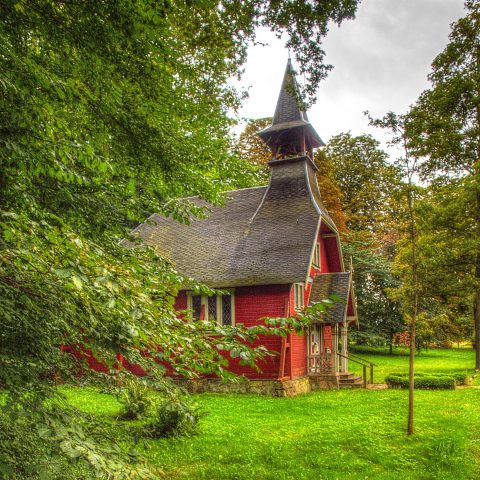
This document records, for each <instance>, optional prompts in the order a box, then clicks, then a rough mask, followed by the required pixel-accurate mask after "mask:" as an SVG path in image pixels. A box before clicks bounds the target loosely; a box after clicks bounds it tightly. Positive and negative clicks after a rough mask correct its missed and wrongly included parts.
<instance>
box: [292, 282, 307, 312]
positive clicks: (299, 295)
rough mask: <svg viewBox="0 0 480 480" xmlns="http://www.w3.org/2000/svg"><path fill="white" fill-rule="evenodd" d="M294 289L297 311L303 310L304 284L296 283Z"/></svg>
mask: <svg viewBox="0 0 480 480" xmlns="http://www.w3.org/2000/svg"><path fill="white" fill-rule="evenodd" d="M293 288H294V292H293V293H294V306H295V310H301V309H302V308H303V307H304V302H303V298H304V292H305V289H304V286H303V283H295V284H294V285H293Z"/></svg>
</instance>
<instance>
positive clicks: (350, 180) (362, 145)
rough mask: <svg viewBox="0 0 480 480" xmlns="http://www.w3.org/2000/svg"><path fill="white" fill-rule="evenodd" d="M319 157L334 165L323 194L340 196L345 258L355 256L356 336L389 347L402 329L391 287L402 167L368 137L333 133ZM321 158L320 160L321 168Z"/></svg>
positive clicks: (360, 340)
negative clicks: (391, 160)
mask: <svg viewBox="0 0 480 480" xmlns="http://www.w3.org/2000/svg"><path fill="white" fill-rule="evenodd" d="M317 155H318V154H317ZM321 155H322V158H325V159H326V160H327V162H328V163H327V164H328V165H331V167H330V171H331V176H332V177H333V181H334V188H331V187H330V186H327V187H324V188H322V189H321V190H322V197H325V193H327V199H328V198H331V197H333V198H335V197H336V199H337V202H341V211H342V214H343V215H344V217H343V218H344V219H345V217H346V230H347V235H346V236H345V240H346V243H345V244H344V248H343V250H344V256H345V257H346V261H347V262H348V261H349V258H352V260H353V267H354V280H355V287H356V293H357V300H358V314H359V318H361V322H360V330H359V331H358V332H357V333H355V334H354V337H355V338H356V339H357V341H358V342H370V343H371V342H382V343H383V342H385V341H388V342H389V343H390V346H391V345H392V340H393V334H394V333H397V332H398V331H401V330H402V328H403V325H402V318H401V315H400V314H399V306H398V302H396V301H393V300H391V299H390V297H389V295H388V289H389V288H392V287H394V286H395V285H396V284H397V282H398V280H397V279H396V278H395V277H394V275H393V273H392V267H391V261H392V259H393V256H394V249H395V243H396V241H397V238H398V235H397V229H396V216H397V207H396V201H395V194H396V192H398V190H399V188H400V174H399V171H398V169H397V168H396V167H394V166H392V165H390V164H389V163H388V161H387V158H388V156H387V154H386V153H385V152H383V151H382V150H381V149H380V148H379V143H378V141H377V140H375V139H374V138H373V137H372V136H370V135H360V136H358V137H354V136H352V135H351V134H350V133H342V134H340V135H337V136H335V137H332V138H331V139H330V141H329V142H328V145H327V147H326V148H325V150H324V152H323V153H322V154H321ZM322 162H323V160H317V164H318V165H319V167H320V168H321V165H322ZM319 182H321V180H320V179H319ZM329 189H331V190H330V191H329ZM337 191H340V192H341V194H336V192H337ZM343 212H344V213H343Z"/></svg>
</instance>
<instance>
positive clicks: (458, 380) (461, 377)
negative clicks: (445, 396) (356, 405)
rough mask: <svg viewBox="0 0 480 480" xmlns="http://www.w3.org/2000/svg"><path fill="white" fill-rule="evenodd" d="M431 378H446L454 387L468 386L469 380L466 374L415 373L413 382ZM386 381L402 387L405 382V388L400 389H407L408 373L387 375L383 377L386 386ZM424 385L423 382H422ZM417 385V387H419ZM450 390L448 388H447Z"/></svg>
mask: <svg viewBox="0 0 480 480" xmlns="http://www.w3.org/2000/svg"><path fill="white" fill-rule="evenodd" d="M391 377H395V378H397V377H399V378H401V379H403V380H398V381H396V380H395V378H391ZM426 377H427V378H431V377H435V378H442V377H447V378H453V379H454V381H455V385H467V384H468V380H469V375H468V374H467V373H459V372H457V373H436V374H434V373H416V374H415V381H416V382H417V380H418V381H420V379H424V378H426ZM387 379H390V381H391V382H392V383H401V384H402V385H403V384H404V383H405V381H406V385H407V386H406V387H401V388H408V373H394V374H392V375H388V376H387V377H385V382H386V383H387V384H389V382H388V380H387ZM423 383H425V382H423ZM420 384H422V382H420ZM420 384H419V385H420ZM389 385H390V384H389ZM392 386H400V385H392ZM417 388H427V387H420V386H418V387H417ZM448 388H450V387H448Z"/></svg>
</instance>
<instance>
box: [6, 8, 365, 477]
mask: <svg viewBox="0 0 480 480" xmlns="http://www.w3.org/2000/svg"><path fill="white" fill-rule="evenodd" d="M357 3H358V2H357V0H335V1H331V2H318V3H308V4H302V5H300V4H297V5H292V4H291V2H284V1H280V2H266V1H262V2H257V1H246V2H235V1H229V0H225V1H213V0H207V1H206V2H183V1H180V2H170V1H164V2H146V1H143V0H114V1H106V0H100V1H99V0H85V1H65V0H6V1H3V2H1V3H0V92H1V93H0V229H1V237H0V302H1V308H0V385H2V388H3V389H4V391H5V392H6V397H4V398H5V401H4V402H2V403H1V406H0V408H1V411H0V414H1V418H0V420H1V422H2V425H1V427H2V432H7V431H8V432H10V433H11V436H8V437H5V436H2V437H1V438H0V441H1V442H2V450H1V452H0V474H1V476H2V477H6V478H21V479H28V478H39V477H40V478H52V479H53V478H65V476H66V471H65V470H63V469H60V470H58V469H57V470H55V466H58V464H56V463H55V461H54V459H55V458H58V456H53V455H52V456H49V455H50V453H57V454H58V453H60V454H61V456H63V458H65V457H66V458H68V457H71V458H78V457H80V458H83V459H86V460H88V461H89V462H90V463H91V464H93V466H94V467H95V468H96V469H97V470H96V473H98V474H101V472H102V471H103V472H105V471H106V472H107V473H108V474H109V475H111V476H113V475H115V476H116V477H117V478H121V477H125V478H127V477H130V478H141V476H142V475H145V476H146V475H149V474H148V471H140V470H139V469H137V468H136V467H134V466H132V464H133V463H132V462H126V463H124V464H123V466H122V465H120V466H119V464H118V462H117V461H116V458H115V456H113V455H112V454H111V452H112V450H108V452H109V453H108V454H107V453H106V450H105V449H104V450H99V449H98V448H97V447H99V443H98V442H96V443H95V442H91V441H90V440H92V439H93V437H92V436H90V437H89V438H87V440H85V437H84V432H81V431H80V423H81V422H76V421H72V416H71V415H74V412H70V416H69V415H67V407H66V406H65V405H64V403H62V401H61V399H60V398H58V392H57V390H55V389H54V388H52V387H53V379H54V377H55V375H57V374H59V373H60V374H61V375H63V376H67V375H68V372H69V367H70V361H71V357H69V356H68V355H62V353H61V351H60V348H59V347H60V346H61V344H62V343H64V342H68V343H69V344H70V345H73V346H77V347H78V348H87V349H89V350H91V351H92V353H93V354H94V355H95V356H96V357H97V358H98V359H99V360H101V361H103V362H104V363H105V364H106V365H107V366H108V367H112V366H113V364H114V363H115V361H116V358H115V354H116V352H121V353H123V354H124V355H125V356H126V357H127V358H128V359H129V360H130V361H132V362H136V363H140V364H142V365H144V366H145V367H146V368H148V369H149V371H150V372H151V375H152V377H153V378H155V379H156V380H157V382H158V384H159V385H160V384H161V382H162V378H163V377H162V375H163V367H162V366H161V365H160V364H156V363H154V362H150V361H149V360H148V359H147V358H146V357H144V356H142V355H140V353H139V352H141V351H145V350H149V351H151V350H152V349H153V348H154V346H158V348H159V350H160V351H158V352H156V355H158V356H159V358H160V359H162V360H164V361H165V362H168V363H170V364H171V366H172V368H173V369H174V370H175V371H177V372H178V373H181V374H184V375H187V376H195V375H198V374H200V373H205V372H211V373H215V374H218V375H221V374H222V371H223V368H222V364H224V361H223V360H222V356H221V354H220V350H224V349H227V350H232V349H233V348H237V350H235V355H240V353H241V357H242V359H243V361H246V362H252V363H253V362H254V358H255V357H256V356H257V355H258V354H260V355H261V354H263V353H265V352H262V351H256V352H255V351H252V350H251V349H250V348H248V345H247V343H246V342H245V341H246V340H248V339H251V338H252V335H253V336H254V335H255V332H254V331H248V330H246V329H242V328H241V327H238V328H237V329H223V330H222V331H218V332H217V333H219V335H221V336H222V337H223V339H222V341H221V343H220V340H219V337H215V336H212V335H211V330H209V329H210V328H211V326H204V325H202V324H201V322H196V323H195V324H193V323H188V322H184V321H182V320H180V319H178V318H177V317H176V315H175V313H174V311H173V305H172V298H173V297H174V296H175V293H176V291H177V290H178V288H179V287H180V285H181V284H183V283H185V282H186V281H188V279H184V278H181V276H180V275H179V274H178V273H177V272H176V271H175V270H174V269H173V268H172V266H171V265H170V264H169V263H168V262H166V261H165V260H163V259H162V258H160V257H159V256H158V254H157V253H156V252H155V251H153V250H151V249H147V248H136V249H127V248H125V247H124V246H123V245H121V244H119V241H120V239H121V238H123V237H125V236H126V235H128V232H129V231H130V229H131V228H132V227H134V226H135V225H136V224H137V223H138V222H140V221H143V220H144V219H145V218H146V217H147V216H148V215H149V214H151V213H152V212H153V211H156V212H159V213H162V214H164V215H173V216H174V217H175V218H177V219H179V220H182V221H188V219H189V217H190V216H191V215H193V214H199V213H201V212H198V211H196V210H195V209H194V208H192V206H191V205H190V204H189V203H188V202H186V201H176V200H175V199H176V198H177V197H184V196H189V195H196V194H199V195H201V196H202V197H203V198H205V199H207V200H209V201H212V202H220V201H221V200H222V198H221V195H220V192H221V191H222V190H225V189H229V188H237V187H239V186H243V185H247V184H249V183H251V182H252V181H255V178H254V175H255V172H252V171H251V169H249V167H248V164H247V163H246V162H242V161H240V160H238V159H237V158H236V157H235V156H233V155H230V154H229V152H230V151H231V149H230V147H231V141H230V138H229V133H228V132H229V128H230V126H231V123H232V120H231V119H230V118H229V117H228V115H227V112H229V111H231V110H232V109H233V110H234V109H235V108H236V107H237V106H238V105H239V102H240V96H239V95H237V93H236V92H235V91H233V89H232V88H231V87H230V86H229V84H228V79H229V78H230V77H231V76H232V75H236V74H237V72H238V71H239V67H240V66H241V64H242V63H243V62H244V60H245V57H246V51H247V50H246V49H247V45H248V42H250V41H252V40H254V38H255V29H256V27H257V26H259V25H263V26H266V27H269V28H271V29H272V30H274V31H276V32H277V33H282V32H285V33H286V34H287V38H288V40H287V43H288V44H289V46H290V47H291V48H292V50H293V52H294V54H295V55H296V57H297V60H298V63H299V64H300V66H301V69H302V70H303V71H305V72H306V74H307V76H308V78H309V79H310V81H311V82H310V86H309V89H310V90H309V89H307V92H306V93H307V95H308V94H310V96H311V93H312V91H313V90H314V89H315V87H316V86H317V85H318V82H319V81H320V79H321V78H322V77H323V76H324V75H325V74H326V73H327V71H328V67H327V66H325V65H323V63H322V60H323V56H324V54H323V50H322V47H321V38H322V37H323V36H324V34H325V33H326V31H327V25H328V22H330V21H334V22H337V23H340V22H341V21H342V20H344V19H346V18H351V17H353V14H354V12H355V8H356V5H357ZM312 89H313V90H312ZM252 175H253V178H252ZM199 288H201V287H199ZM242 340H243V341H242ZM81 346H83V347H81ZM156 348H157V347H155V349H156ZM47 400H48V401H47ZM75 418H78V417H75ZM20 426H23V427H22V428H23V429H22V430H18V428H19V427H20ZM27 426H33V428H26V427H27ZM20 431H21V432H22V433H19V432H20ZM25 432H27V433H28V434H29V435H30V437H29V438H28V439H25V441H20V438H21V435H23V434H25ZM9 435H10V434H9ZM15 435H16V437H15ZM30 448H32V449H33V448H37V450H29V449H30ZM63 467H66V463H64V464H63ZM92 475H93V474H92ZM150 476H151V475H150Z"/></svg>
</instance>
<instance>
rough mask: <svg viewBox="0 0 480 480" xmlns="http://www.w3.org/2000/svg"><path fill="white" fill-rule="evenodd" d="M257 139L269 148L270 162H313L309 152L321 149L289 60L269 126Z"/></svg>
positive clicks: (311, 153)
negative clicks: (292, 159) (298, 159)
mask: <svg viewBox="0 0 480 480" xmlns="http://www.w3.org/2000/svg"><path fill="white" fill-rule="evenodd" d="M258 135H259V136H260V138H261V139H262V140H263V141H264V142H265V143H266V144H267V145H268V146H269V147H270V149H271V151H272V162H276V161H281V160H285V159H288V158H295V157H308V158H309V159H310V160H311V161H312V162H313V149H314V148H318V147H323V146H324V145H325V144H324V143H323V141H322V139H321V138H320V136H319V135H318V133H317V132H316V131H315V129H314V128H313V127H312V125H311V123H310V122H309V120H308V117H307V114H306V112H305V109H304V107H303V106H302V104H301V98H300V90H299V87H298V84H297V81H296V79H295V72H294V71H293V67H292V62H291V61H290V59H288V62H287V68H286V69H285V74H284V76H283V82H282V87H281V89H280V95H279V96H278V101H277V107H276V108H275V114H274V116H273V122H272V125H271V126H270V127H267V128H265V129H264V130H261V131H260V132H259V133H258Z"/></svg>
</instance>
